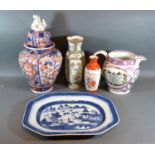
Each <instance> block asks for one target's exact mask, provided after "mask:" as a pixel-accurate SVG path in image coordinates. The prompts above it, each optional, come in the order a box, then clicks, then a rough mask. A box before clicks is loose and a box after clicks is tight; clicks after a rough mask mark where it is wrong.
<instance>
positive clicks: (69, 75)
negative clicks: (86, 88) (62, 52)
mask: <svg viewBox="0 0 155 155" xmlns="http://www.w3.org/2000/svg"><path fill="white" fill-rule="evenodd" d="M67 40H68V45H69V50H68V51H67V53H66V58H65V72H66V79H67V81H68V83H69V84H68V87H69V88H70V89H79V88H80V87H81V81H82V75H83V70H84V64H85V54H84V52H83V51H82V50H81V46H82V41H83V37H81V36H69V37H67Z"/></svg>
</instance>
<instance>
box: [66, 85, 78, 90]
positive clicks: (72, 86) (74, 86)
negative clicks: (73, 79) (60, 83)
mask: <svg viewBox="0 0 155 155" xmlns="http://www.w3.org/2000/svg"><path fill="white" fill-rule="evenodd" d="M68 88H70V89H80V88H81V86H80V85H68Z"/></svg>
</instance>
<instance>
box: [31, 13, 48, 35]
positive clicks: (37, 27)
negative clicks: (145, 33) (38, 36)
mask: <svg viewBox="0 0 155 155" xmlns="http://www.w3.org/2000/svg"><path fill="white" fill-rule="evenodd" d="M33 19H34V20H33V23H32V25H31V29H32V30H34V31H37V32H38V31H44V30H45V29H46V28H47V25H46V22H45V20H44V19H41V18H40V16H38V15H33Z"/></svg>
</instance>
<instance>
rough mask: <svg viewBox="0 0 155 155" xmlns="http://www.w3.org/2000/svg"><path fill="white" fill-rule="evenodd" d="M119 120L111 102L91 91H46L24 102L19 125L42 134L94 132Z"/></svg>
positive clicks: (100, 132)
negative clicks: (47, 92)
mask: <svg viewBox="0 0 155 155" xmlns="http://www.w3.org/2000/svg"><path fill="white" fill-rule="evenodd" d="M118 123H119V116H118V113H117V111H116V108H115V107H114V105H113V103H112V102H111V101H110V100H109V99H107V98H105V97H103V96H99V95H95V94H91V93H50V94H45V95H43V96H41V97H38V98H36V99H33V100H31V101H30V102H28V104H27V107H26V110H25V113H24V116H23V123H22V124H23V126H24V127H25V128H27V129H29V130H31V131H33V132H35V133H37V134H40V135H43V136H60V135H62V136H64V135H98V134H102V133H105V132H106V131H108V130H110V129H111V128H113V127H114V126H116V125H117V124H118Z"/></svg>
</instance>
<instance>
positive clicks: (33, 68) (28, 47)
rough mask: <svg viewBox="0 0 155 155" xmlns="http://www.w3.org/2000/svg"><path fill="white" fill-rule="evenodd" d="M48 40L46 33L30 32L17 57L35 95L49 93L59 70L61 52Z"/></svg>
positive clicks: (48, 34)
mask: <svg viewBox="0 0 155 155" xmlns="http://www.w3.org/2000/svg"><path fill="white" fill-rule="evenodd" d="M50 38H51V34H50V32H48V31H39V32H38V31H34V30H31V31H30V32H29V33H28V38H27V42H26V43H24V49H23V50H22V51H21V53H20V55H19V65H20V67H21V70H22V72H23V74H24V76H25V78H26V80H27V81H28V84H29V85H30V86H31V88H32V91H33V92H35V93H44V92H48V91H51V90H52V89H53V83H54V82H55V80H56V78H57V76H58V73H59V71H60V68H61V64H62V55H61V52H60V51H59V50H58V49H57V48H56V47H55V44H54V43H52V42H51V41H50Z"/></svg>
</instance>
